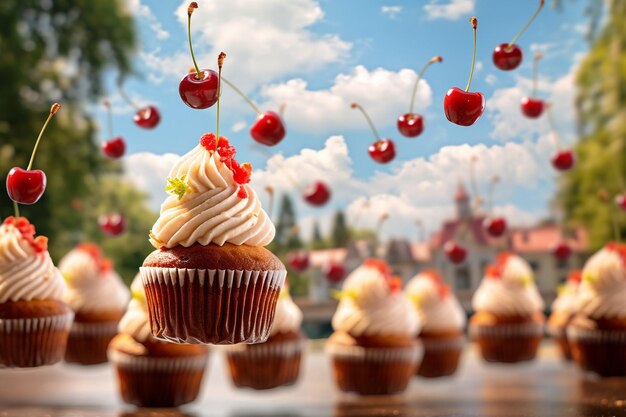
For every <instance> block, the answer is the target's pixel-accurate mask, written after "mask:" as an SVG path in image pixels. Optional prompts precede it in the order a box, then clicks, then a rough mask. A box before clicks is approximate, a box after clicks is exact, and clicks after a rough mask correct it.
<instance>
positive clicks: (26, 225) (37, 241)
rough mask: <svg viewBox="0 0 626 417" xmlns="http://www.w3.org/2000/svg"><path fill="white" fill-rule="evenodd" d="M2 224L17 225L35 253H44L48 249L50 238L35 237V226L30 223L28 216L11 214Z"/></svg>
mask: <svg viewBox="0 0 626 417" xmlns="http://www.w3.org/2000/svg"><path fill="white" fill-rule="evenodd" d="M2 224H4V225H7V226H13V227H15V228H16V229H17V230H18V231H19V232H20V234H21V235H22V238H23V239H24V240H26V242H28V244H29V245H30V246H31V247H32V248H33V249H34V250H35V253H43V252H46V251H47V250H48V238H47V237H45V236H37V237H35V226H34V225H32V224H30V222H29V221H28V219H27V218H26V217H17V218H15V217H13V216H9V217H7V218H6V219H4V222H3V223H2Z"/></svg>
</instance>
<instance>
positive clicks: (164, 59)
mask: <svg viewBox="0 0 626 417" xmlns="http://www.w3.org/2000/svg"><path fill="white" fill-rule="evenodd" d="M187 6H188V1H186V0H185V1H183V2H182V3H181V5H180V7H178V8H177V10H176V16H177V17H178V18H179V20H180V23H181V25H186V24H187ZM323 16H324V13H323V11H322V9H321V7H320V5H319V3H318V2H317V1H316V0H292V1H288V2H286V1H283V0H266V1H263V2H250V1H248V0H230V1H211V2H202V3H201V4H200V8H198V9H197V10H196V11H195V12H194V17H193V25H192V30H193V32H194V45H195V48H194V51H195V52H196V56H197V58H198V62H200V63H201V65H202V66H209V67H211V68H214V67H215V61H216V59H217V55H218V54H219V52H220V51H224V52H226V53H227V55H228V58H227V60H226V63H225V65H224V71H225V74H228V75H227V76H228V78H229V79H231V80H232V81H233V82H235V83H236V84H237V85H238V86H239V87H240V88H242V89H244V90H245V91H249V90H251V89H252V88H253V87H255V86H257V85H259V84H263V83H266V82H269V81H273V80H275V79H277V78H280V77H284V76H293V75H296V74H305V73H310V72H312V71H315V70H318V69H319V68H322V67H324V66H325V65H327V64H330V63H337V62H340V61H342V60H344V59H345V58H346V57H347V56H348V54H349V52H350V49H351V44H350V43H349V42H346V41H344V40H342V39H341V38H339V36H337V35H332V34H326V35H318V34H316V33H314V32H313V31H312V30H310V27H311V26H312V25H314V24H316V23H318V22H319V21H320V20H321V19H322V18H323ZM143 59H144V60H145V61H146V64H147V65H148V66H149V67H150V68H151V70H152V71H153V72H156V73H157V75H156V76H154V77H153V81H159V80H161V79H163V78H164V77H171V78H176V79H178V78H179V77H180V75H181V74H184V73H185V72H186V71H187V69H188V68H189V65H190V63H191V59H190V57H189V52H188V51H187V50H186V49H185V50H181V51H180V52H178V53H176V54H174V55H171V56H164V55H161V54H160V53H159V51H153V52H151V53H144V54H143Z"/></svg>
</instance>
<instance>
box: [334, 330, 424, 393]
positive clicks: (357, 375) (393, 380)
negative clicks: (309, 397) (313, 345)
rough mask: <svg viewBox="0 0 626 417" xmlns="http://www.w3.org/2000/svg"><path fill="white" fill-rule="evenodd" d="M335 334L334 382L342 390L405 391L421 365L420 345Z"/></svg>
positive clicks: (358, 391)
mask: <svg viewBox="0 0 626 417" xmlns="http://www.w3.org/2000/svg"><path fill="white" fill-rule="evenodd" d="M363 339H365V338H358V339H357V338H352V337H351V336H350V335H347V334H346V333H340V332H335V333H333V335H331V337H330V338H329V340H328V344H327V346H326V351H327V353H328V354H329V355H330V357H331V360H332V363H333V370H334V375H335V380H336V382H337V386H338V387H339V389H340V390H342V391H345V392H354V393H356V394H359V395H393V394H398V393H401V392H403V391H404V390H406V388H407V386H408V385H409V382H410V381H411V378H412V377H413V375H415V372H416V371H417V367H418V365H419V359H420V357H421V355H422V351H421V345H420V344H419V343H418V342H417V341H415V340H410V339H409V338H397V337H392V338H390V339H389V340H388V341H389V342H390V343H385V339H384V338H376V340H375V341H373V342H374V343H369V342H371V340H363Z"/></svg>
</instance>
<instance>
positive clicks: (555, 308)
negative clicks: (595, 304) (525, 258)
mask: <svg viewBox="0 0 626 417" xmlns="http://www.w3.org/2000/svg"><path fill="white" fill-rule="evenodd" d="M581 276H582V273H581V271H580V270H578V269H577V270H574V271H572V272H571V273H570V274H569V276H568V277H567V282H566V283H565V284H562V285H561V286H560V287H559V288H558V296H557V297H556V299H555V300H554V302H553V303H552V313H551V314H550V317H549V318H548V326H547V327H548V333H549V334H550V335H551V336H552V337H554V339H555V340H556V342H557V344H558V345H559V349H560V350H561V353H562V354H563V358H564V359H565V360H572V352H571V349H570V346H569V342H568V341H567V333H566V331H565V330H566V328H567V326H568V325H569V323H570V321H571V320H572V318H573V317H574V312H575V308H574V306H575V300H576V292H577V290H578V286H579V285H580V279H581Z"/></svg>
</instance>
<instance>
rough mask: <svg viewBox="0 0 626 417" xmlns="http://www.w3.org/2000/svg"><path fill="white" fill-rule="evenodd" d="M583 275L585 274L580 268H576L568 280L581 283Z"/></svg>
mask: <svg viewBox="0 0 626 417" xmlns="http://www.w3.org/2000/svg"><path fill="white" fill-rule="evenodd" d="M582 276H583V273H582V271H581V270H580V269H574V270H573V271H571V272H570V273H569V275H568V276H567V280H568V281H571V282H575V283H577V284H579V283H580V281H581V280H582Z"/></svg>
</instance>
